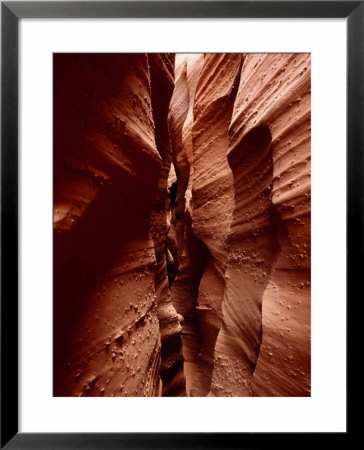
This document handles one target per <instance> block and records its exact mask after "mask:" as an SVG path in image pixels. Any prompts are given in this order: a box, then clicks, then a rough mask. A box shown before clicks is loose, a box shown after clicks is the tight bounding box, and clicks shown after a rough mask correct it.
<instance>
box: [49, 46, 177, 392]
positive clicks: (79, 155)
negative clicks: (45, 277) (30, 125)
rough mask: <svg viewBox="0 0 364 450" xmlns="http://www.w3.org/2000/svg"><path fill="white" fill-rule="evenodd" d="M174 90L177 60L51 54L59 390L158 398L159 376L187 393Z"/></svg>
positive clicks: (170, 57) (56, 371) (168, 57)
mask: <svg viewBox="0 0 364 450" xmlns="http://www.w3.org/2000/svg"><path fill="white" fill-rule="evenodd" d="M173 86H174V55H149V56H148V55H146V54H135V55H126V54H122V55H121V54H112V55H111V54H105V55H103V54H95V55H94V54H65V55H61V54H57V55H55V57H54V214H55V215H54V230H55V232H54V318H55V321H54V394H55V395H80V396H82V395H107V396H114V395H115V396H120V395H121V396H124V395H128V396H129V395H138V396H142V395H146V396H155V395H160V393H161V391H162V383H161V378H162V380H163V382H165V383H166V387H165V388H164V390H165V391H166V392H167V393H168V383H169V382H171V384H172V387H173V393H174V394H175V395H180V394H181V393H182V394H183V393H184V378H183V373H182V361H181V356H178V354H181V345H180V340H181V338H180V330H181V327H180V323H179V320H178V316H177V314H176V311H175V309H174V308H173V306H172V304H171V302H170V300H169V293H168V282H167V274H166V272H165V258H164V240H165V234H166V209H167V206H166V196H167V194H166V180H167V177H168V172H169V165H170V161H171V149H170V144H169V136H168V126H167V113H168V106H169V102H170V97H171V94H172V91H173ZM152 104H153V108H152ZM161 340H162V353H163V356H162V360H161ZM178 368H179V369H178ZM168 371H169V372H171V371H172V372H173V374H170V373H168ZM166 372H167V374H166ZM172 375H173V376H172ZM176 377H177V378H178V379H179V381H178V382H176V381H173V378H176Z"/></svg>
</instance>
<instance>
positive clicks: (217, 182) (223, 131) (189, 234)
mask: <svg viewBox="0 0 364 450" xmlns="http://www.w3.org/2000/svg"><path fill="white" fill-rule="evenodd" d="M189 58H190V57H189V56H185V57H184V58H182V60H181V61H180V62H179V64H180V65H182V64H183V60H184V61H185V62H184V64H185V66H186V67H187V68H188V63H189ZM187 73H188V71H187ZM196 79H197V81H196ZM196 83H197V89H196V92H195V96H194V98H191V96H189V99H188V101H189V103H190V105H191V102H192V103H193V123H192V126H191V124H189V125H188V127H187V126H186V127H185V129H186V130H188V135H189V139H186V137H185V145H184V142H182V147H183V148H182V150H179V148H180V147H181V142H180V139H179V138H178V137H177V138H176V137H175V136H174V135H172V138H175V139H177V140H178V142H179V146H175V147H174V148H175V151H181V152H182V153H183V154H185V153H187V154H189V155H192V156H190V158H189V161H190V186H191V187H192V193H191V194H190V192H187V193H186V198H187V200H188V201H189V203H188V205H189V206H188V207H187V208H185V240H184V253H183V256H182V263H181V266H180V270H179V272H178V274H177V277H176V279H175V283H174V285H173V286H172V299H173V302H174V304H175V306H176V309H177V311H178V312H180V313H181V314H182V315H184V316H185V323H184V325H183V342H184V354H185V357H186V359H187V360H188V361H190V365H189V366H188V371H187V370H186V376H187V386H188V391H189V392H190V395H199V396H200V395H207V394H208V395H215V396H251V395H258V396H275V395H276V396H306V395H310V56H309V55H306V54H254V55H250V54H246V55H236V54H233V55H232V54H230V55H229V54H227V55H223V54H219V55H216V54H208V55H205V56H204V58H203V64H202V68H201V69H200V71H199V73H198V75H196V76H195V77H194V78H193V79H192V80H190V81H189V80H188V78H187V77H186V76H185V81H184V86H185V90H183V89H182V85H181V86H180V87H179V91H180V94H179V96H178V95H174V96H173V97H172V101H171V111H174V110H175V109H176V105H177V104H178V103H179V102H180V101H181V100H180V98H181V96H184V98H187V93H186V90H187V92H189V91H190V90H191V87H190V86H193V85H194V84H196ZM186 84H187V88H186ZM176 91H177V86H176V89H175V94H176ZM185 101H186V100H185ZM177 109H178V108H177ZM177 109H176V110H177ZM185 110H186V107H185ZM179 117H180V120H181V121H183V117H184V116H183V115H182V114H180V116H179ZM185 120H186V119H185ZM188 142H189V143H191V142H192V145H191V144H190V145H188V144H187V143H188ZM187 149H188V150H187ZM175 158H177V157H176V156H175ZM191 179H192V181H191ZM191 195H192V197H191V198H190V196H191ZM197 255H198V256H197ZM185 365H186V363H185Z"/></svg>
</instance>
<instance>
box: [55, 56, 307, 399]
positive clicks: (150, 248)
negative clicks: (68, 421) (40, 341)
mask: <svg viewBox="0 0 364 450" xmlns="http://www.w3.org/2000/svg"><path fill="white" fill-rule="evenodd" d="M53 112H54V115H53V157H54V158H53V170H54V182H53V187H54V191H53V202H54V204H53V207H54V221H53V225H54V238H53V252H54V257H53V277H54V279H53V288H54V289H53V355H54V358H53V395H54V396H105V397H107V396H112V397H113V396H115V397H116V396H138V397H140V396H148V397H149V396H168V397H171V396H176V397H184V396H192V397H204V396H210V397H211V396H220V397H232V396H239V397H242V396H244V397H246V396H255V397H291V396H292V397H297V396H298V397H303V396H310V395H311V327H310V322H311V313H310V311H311V309H310V302H311V285H310V280H311V276H310V267H311V261H310V260H311V258H310V256H311V248H310V244H311V234H310V233H311V179H310V176H311V166H310V162H311V144H310V140H311V61H310V55H309V54H301V53H297V54H286V53H285V54H276V53H269V54H167V53H166V54H142V53H140V54H116V53H115V54H114V53H113V54H111V53H110V54H106V53H105V54H93V53H88V54H76V53H72V54H69V53H67V54H63V53H56V54H54V56H53Z"/></svg>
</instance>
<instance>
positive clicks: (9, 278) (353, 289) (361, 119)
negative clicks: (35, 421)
mask: <svg viewBox="0 0 364 450" xmlns="http://www.w3.org/2000/svg"><path fill="white" fill-rule="evenodd" d="M111 17H112V18H119V17H120V18H237V17H242V18H346V19H347V299H346V301H347V306H348V303H349V299H350V298H351V300H354V296H355V297H357V292H360V290H358V286H359V284H358V283H359V281H360V279H361V276H362V274H363V262H362V260H363V258H362V253H363V217H364V214H363V210H364V208H363V193H364V186H363V176H362V174H363V169H364V164H363V143H364V133H363V125H364V103H363V99H364V1H213V2H206V1H168V2H166V1H117V2H115V1H114V2H107V1H105V2H103V1H92V2H90V1H75V2H73V1H72V2H64V1H59V2H47V1H38V2H33V1H30V2H22V1H11V2H6V1H2V2H1V66H2V72H1V92H2V96H1V448H3V447H5V448H9V449H10V448H12V449H23V448H33V449H35V448H37V449H38V448H39V449H43V448H44V449H66V448H67V449H69V448H77V449H86V448H87V449H96V448H103V449H109V448H115V449H116V448H118V449H134V448H158V449H162V448H175V449H179V448H181V449H182V448H216V449H217V448H221V449H227V448H261V447H263V448H266V447H268V448H270V447H271V446H272V445H274V444H278V445H280V447H284V446H290V447H296V446H297V444H299V445H302V444H303V445H305V444H306V441H307V440H308V439H309V438H310V433H303V434H300V435H299V436H298V434H297V433H292V434H285V437H284V440H282V436H281V434H280V433H274V434H271V433H262V434H257V433H136V434H130V433H82V434H81V433H57V434H55V433H36V434H33V433H19V432H18V351H17V349H18V282H19V279H18V250H19V246H18V181H19V179H18V76H19V73H18V51H19V48H18V21H19V19H21V18H111ZM356 300H357V298H356ZM348 312H349V311H348ZM347 348H348V349H349V348H350V345H348V347H347ZM333 395H334V394H333ZM347 417H349V414H348V416H347ZM347 425H348V427H347V432H346V433H337V434H335V436H334V438H335V440H336V442H337V443H339V444H340V441H342V440H343V439H345V440H346V439H347V438H348V432H349V423H348V421H347ZM331 435H332V436H333V435H334V434H331ZM311 437H312V436H311ZM327 437H328V436H327V435H326V434H323V433H322V434H321V433H318V434H317V433H316V434H315V444H317V445H319V444H320V443H321V442H322V440H325V443H326V444H327Z"/></svg>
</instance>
